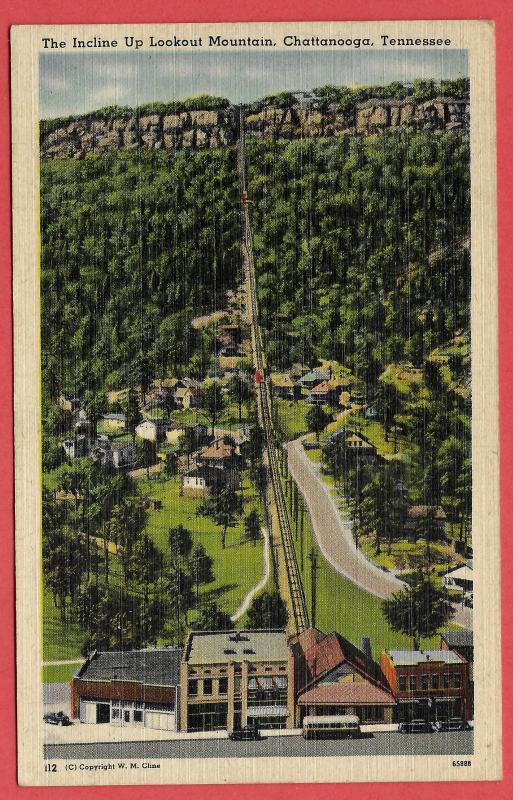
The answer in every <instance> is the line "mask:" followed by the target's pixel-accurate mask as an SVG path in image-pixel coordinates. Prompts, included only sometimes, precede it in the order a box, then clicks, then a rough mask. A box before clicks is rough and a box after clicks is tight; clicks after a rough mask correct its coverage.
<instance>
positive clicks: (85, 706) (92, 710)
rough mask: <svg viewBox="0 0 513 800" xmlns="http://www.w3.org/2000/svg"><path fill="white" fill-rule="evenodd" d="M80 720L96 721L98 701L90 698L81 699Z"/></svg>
mask: <svg viewBox="0 0 513 800" xmlns="http://www.w3.org/2000/svg"><path fill="white" fill-rule="evenodd" d="M80 722H85V723H89V724H92V723H95V722H96V703H94V702H91V701H88V700H81V701H80Z"/></svg>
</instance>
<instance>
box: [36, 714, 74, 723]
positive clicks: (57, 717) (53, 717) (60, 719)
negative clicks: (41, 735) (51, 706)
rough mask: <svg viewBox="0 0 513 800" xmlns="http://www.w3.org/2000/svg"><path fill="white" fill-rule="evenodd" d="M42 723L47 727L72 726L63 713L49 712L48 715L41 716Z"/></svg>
mask: <svg viewBox="0 0 513 800" xmlns="http://www.w3.org/2000/svg"><path fill="white" fill-rule="evenodd" d="M43 721H44V722H46V723H47V724H48V725H73V722H72V721H71V720H70V718H69V717H68V715H67V714H65V713H64V711H49V712H48V714H44V715H43Z"/></svg>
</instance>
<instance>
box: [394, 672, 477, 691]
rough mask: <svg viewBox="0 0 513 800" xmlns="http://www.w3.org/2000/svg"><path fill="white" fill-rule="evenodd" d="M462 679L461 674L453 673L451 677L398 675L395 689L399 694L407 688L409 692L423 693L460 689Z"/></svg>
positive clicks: (435, 674) (434, 674) (445, 675)
mask: <svg viewBox="0 0 513 800" xmlns="http://www.w3.org/2000/svg"><path fill="white" fill-rule="evenodd" d="M461 686H462V679H461V673H459V672H453V673H452V674H451V675H448V674H443V675H439V674H438V673H433V674H431V675H419V676H417V675H409V676H408V677H407V676H406V675H399V677H398V679H397V688H398V689H399V691H400V692H405V691H406V690H407V688H408V689H409V690H410V691H411V692H415V691H417V690H418V689H420V691H423V692H427V691H429V689H431V690H436V689H461Z"/></svg>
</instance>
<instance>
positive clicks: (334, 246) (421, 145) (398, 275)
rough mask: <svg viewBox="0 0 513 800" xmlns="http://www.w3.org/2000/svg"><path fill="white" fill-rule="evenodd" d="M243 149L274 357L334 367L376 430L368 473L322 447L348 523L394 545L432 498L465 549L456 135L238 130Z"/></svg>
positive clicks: (465, 369) (466, 210)
mask: <svg viewBox="0 0 513 800" xmlns="http://www.w3.org/2000/svg"><path fill="white" fill-rule="evenodd" d="M247 153H248V171H249V177H250V183H249V186H250V197H251V200H252V207H251V210H252V215H253V219H254V231H255V241H254V248H255V254H256V263H257V269H258V273H259V274H258V287H259V297H260V307H261V315H262V325H263V327H264V330H265V334H266V348H267V353H268V354H269V358H270V362H271V363H270V367H271V369H274V370H278V371H288V370H290V369H291V367H292V365H293V364H298V363H300V364H303V365H306V367H309V368H312V367H313V366H316V365H317V366H318V365H319V363H320V362H321V361H324V362H330V361H331V362H332V363H336V362H338V364H341V365H343V368H344V369H346V370H349V371H350V373H352V380H353V381H355V384H353V385H357V386H358V387H359V392H358V394H356V393H355V397H357V398H358V399H357V400H356V401H355V408H354V409H353V411H352V412H351V416H349V417H347V420H346V422H345V423H344V424H346V425H347V426H349V428H350V429H353V430H354V429H356V430H360V431H366V432H367V431H369V432H370V433H371V434H372V433H373V434H374V444H377V445H378V446H379V448H380V451H381V454H382V455H384V456H385V460H384V461H382V463H381V464H379V465H376V466H375V467H374V468H373V469H372V470H369V469H359V470H352V469H350V468H348V463H347V461H345V458H346V457H347V452H346V450H345V448H344V444H343V440H338V441H337V442H334V443H333V444H332V445H329V444H328V443H327V444H326V447H325V449H324V464H325V469H326V470H327V471H328V472H330V474H332V475H333V477H334V479H335V480H336V481H337V482H339V481H343V482H344V485H345V491H346V493H348V494H349V495H350V496H351V498H352V505H353V509H352V516H353V519H354V520H355V532H358V531H360V532H361V533H362V534H368V533H369V532H374V535H375V537H376V542H375V545H376V552H377V553H379V552H380V539H381V538H382V539H385V538H386V539H388V542H389V547H390V546H391V542H392V537H393V536H395V535H402V528H403V521H404V520H403V517H402V516H401V514H400V513H399V511H401V510H403V511H405V509H406V507H407V505H408V504H410V505H411V504H414V505H415V504H427V505H428V506H429V507H432V508H436V507H438V506H439V505H441V506H442V507H443V510H444V513H445V514H446V516H447V519H448V521H449V525H450V530H451V531H452V535H453V537H454V539H456V538H458V540H459V544H458V546H461V548H463V549H464V547H465V546H466V545H465V543H466V542H468V541H469V539H468V535H469V532H470V509H471V477H470V475H471V461H470V441H471V431H470V425H471V407H470V336H469V328H470V246H469V233H470V231H469V225H470V207H469V206H470V187H469V149H468V138H467V137H466V136H465V135H461V134H455V133H449V132H446V133H440V134H433V133H431V132H424V131H422V132H421V131H419V132H414V131H411V130H410V131H404V132H402V133H399V132H397V133H393V134H381V135H377V136H372V137H367V138H357V137H346V138H340V139H333V138H332V139H327V138H326V139H320V140H313V139H311V140H304V141H302V142H291V143H284V142H283V143H275V144H274V145H273V144H271V143H269V142H265V141H263V140H261V139H251V138H249V137H248V142H247ZM359 403H360V408H361V409H362V410H361V411H360V413H358V404H359ZM362 403H363V406H362V405H361V404H362ZM365 408H367V410H366V411H365V413H364V409H365ZM290 413H293V411H291V412H290ZM348 413H349V412H348ZM368 415H371V416H370V417H369V416H368ZM321 419H322V415H321ZM330 419H331V417H330V415H328V416H327V417H326V418H325V419H322V422H321V423H320V427H321V428H322V427H323V426H324V425H326V423H327V422H329V421H330ZM370 419H373V420H374V421H373V422H372V423H370V422H369V420H370ZM336 424H337V423H336ZM340 424H342V423H340ZM328 441H329V440H328ZM387 486H393V487H400V490H401V492H402V495H401V497H399V498H397V497H395V495H394V492H392V494H390V493H389V495H387V490H386V487H387ZM374 488H375V489H376V491H373V489H374ZM394 491H395V489H394ZM387 497H388V499H389V502H390V503H391V504H392V505H391V512H390V515H389V516H388V517H387V514H386V513H385V511H384V510H383V509H384V508H385V505H386V501H387ZM394 514H395V518H396V522H395V523H394V522H393V519H392V518H393V515H394ZM394 524H395V528H394ZM426 524H428V525H429V524H430V523H426ZM431 527H433V526H431ZM396 529H397V530H396ZM433 530H434V529H433ZM435 533H436V532H435V531H434V532H433V535H435ZM429 535H431V534H429ZM463 549H462V552H463ZM444 558H445V555H444Z"/></svg>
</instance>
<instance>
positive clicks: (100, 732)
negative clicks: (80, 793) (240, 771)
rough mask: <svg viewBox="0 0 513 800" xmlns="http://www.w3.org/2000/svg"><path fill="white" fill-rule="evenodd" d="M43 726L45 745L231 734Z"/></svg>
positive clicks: (367, 728)
mask: <svg viewBox="0 0 513 800" xmlns="http://www.w3.org/2000/svg"><path fill="white" fill-rule="evenodd" d="M42 724H43V726H44V743H45V744H66V745H69V744H86V743H87V744H91V743H92V744H107V743H111V742H120V743H123V742H162V741H190V740H201V739H213V740H218V739H226V738H228V732H227V731H226V730H223V731H205V732H199V733H186V732H185V731H181V732H177V731H161V730H153V729H152V728H144V727H142V726H135V725H127V726H122V725H107V724H104V725H94V724H91V725H86V724H83V723H81V722H79V721H75V722H74V724H73V725H70V726H68V727H64V728H61V727H60V726H57V725H46V724H45V723H42ZM397 728H398V726H397V724H387V725H362V726H361V730H362V733H391V732H394V731H396V730H397ZM261 733H262V735H263V736H265V737H268V736H270V737H271V736H280V737H281V736H301V734H302V729H301V728H292V729H289V730H269V731H262V732H261Z"/></svg>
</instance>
